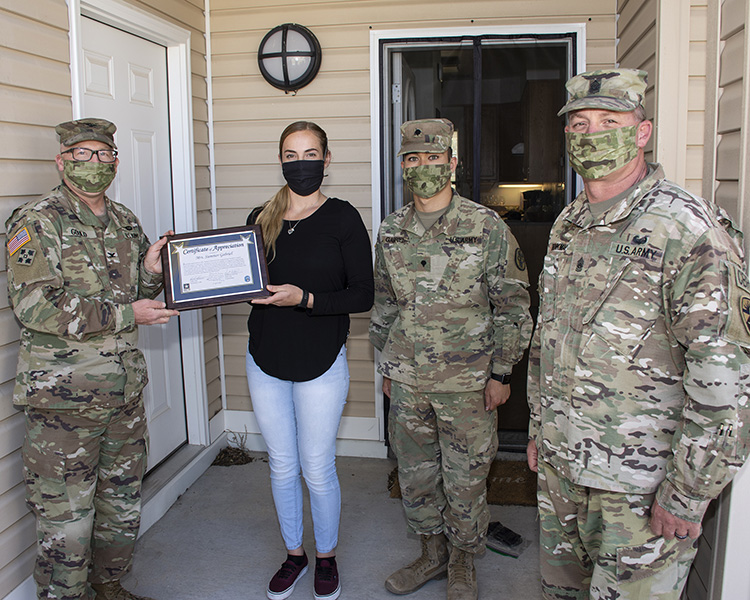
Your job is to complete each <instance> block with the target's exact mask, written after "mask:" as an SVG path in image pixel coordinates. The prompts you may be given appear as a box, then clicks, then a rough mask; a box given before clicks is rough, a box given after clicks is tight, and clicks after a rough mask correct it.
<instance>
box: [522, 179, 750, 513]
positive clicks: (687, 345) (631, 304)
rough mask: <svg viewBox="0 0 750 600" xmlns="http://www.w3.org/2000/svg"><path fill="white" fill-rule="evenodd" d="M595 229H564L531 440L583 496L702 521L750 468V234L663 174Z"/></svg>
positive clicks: (555, 252) (535, 350)
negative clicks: (649, 499)
mask: <svg viewBox="0 0 750 600" xmlns="http://www.w3.org/2000/svg"><path fill="white" fill-rule="evenodd" d="M652 168H653V169H654V171H653V172H652V173H650V174H649V175H648V176H647V177H646V178H644V179H643V180H642V181H641V182H639V183H638V184H637V185H636V186H634V188H632V189H631V190H630V192H629V193H628V194H627V196H626V197H625V198H623V199H622V200H621V201H620V202H619V203H618V204H616V205H615V206H613V207H611V208H610V209H608V210H607V211H606V212H605V213H604V214H603V215H602V216H601V217H600V218H598V219H595V218H593V216H592V213H591V211H590V210H589V203H588V201H587V199H586V197H585V193H584V194H581V195H580V196H579V197H578V198H577V199H576V200H575V201H574V202H573V203H572V204H571V205H570V206H568V207H567V208H566V209H565V210H564V211H563V213H562V214H561V215H560V216H559V217H558V219H557V221H556V222H555V225H554V227H553V228H552V232H551V235H550V240H549V246H548V253H547V256H546V257H545V262H544V270H543V271H542V275H541V277H540V281H539V294H540V311H539V325H538V327H537V330H536V332H535V334H534V340H533V342H532V348H531V355H530V359H529V406H530V408H531V422H530V426H529V435H530V437H531V438H532V439H535V440H536V443H537V447H538V449H539V457H540V459H543V460H545V461H547V462H548V463H550V464H551V465H552V466H553V467H554V468H555V469H556V470H557V471H558V472H559V473H560V474H561V475H563V476H564V477H566V478H567V479H569V480H570V481H572V482H574V483H577V484H579V485H584V486H588V487H593V488H598V489H602V490H609V491H619V492H626V493H638V494H649V493H656V494H657V500H658V502H659V504H661V506H662V507H663V508H665V509H666V510H667V511H669V512H670V513H672V514H674V515H676V516H678V517H680V518H683V519H687V520H690V521H693V522H698V521H700V519H701V517H702V515H703V512H704V510H705V508H706V506H707V504H708V501H709V500H710V499H711V498H713V497H715V496H716V495H718V494H719V492H720V491H721V490H722V488H723V487H724V486H725V485H726V483H727V482H728V481H729V479H730V478H731V477H732V475H733V474H734V473H735V472H736V471H737V470H738V468H739V467H740V466H741V465H742V462H743V461H744V457H745V456H746V447H745V444H746V439H747V435H746V434H747V416H748V412H747V408H748V396H747V383H748V376H749V375H750V363H749V362H748V356H747V354H746V352H745V348H748V347H749V346H750V333H749V332H748V327H749V325H748V317H749V316H750V285H749V284H748V280H747V277H746V276H745V266H744V256H743V250H742V234H741V233H740V232H739V231H738V230H737V229H735V227H734V226H733V224H732V222H731V221H730V219H729V217H728V216H727V215H726V214H725V213H724V211H723V210H721V209H720V208H718V207H716V206H714V205H712V204H710V203H708V202H706V201H705V200H703V199H701V198H697V197H694V196H692V195H690V194H689V193H687V192H686V191H684V190H682V189H681V188H679V187H678V186H677V185H675V184H674V183H671V182H669V181H666V180H664V173H663V171H662V169H661V167H660V166H659V165H653V166H652Z"/></svg>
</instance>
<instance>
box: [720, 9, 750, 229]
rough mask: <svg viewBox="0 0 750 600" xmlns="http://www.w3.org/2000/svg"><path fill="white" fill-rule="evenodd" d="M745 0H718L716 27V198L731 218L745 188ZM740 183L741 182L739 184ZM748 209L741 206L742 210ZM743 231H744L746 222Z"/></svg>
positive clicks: (739, 212)
mask: <svg viewBox="0 0 750 600" xmlns="http://www.w3.org/2000/svg"><path fill="white" fill-rule="evenodd" d="M745 14H746V3H745V2H744V1H743V0H725V1H724V2H723V3H722V4H721V16H720V18H721V21H720V23H721V25H720V29H719V39H720V42H719V45H720V47H722V50H721V53H720V55H719V78H718V86H719V102H718V114H717V128H716V129H717V131H716V133H717V147H716V173H715V178H716V202H717V203H718V204H719V205H720V206H722V207H724V208H725V209H726V210H727V211H728V212H729V214H731V215H732V216H733V217H735V218H738V219H740V218H742V217H744V216H745V215H744V214H743V208H744V207H743V206H742V205H741V203H742V201H743V198H741V197H740V189H744V190H747V182H741V173H743V172H744V173H746V172H747V164H745V165H743V164H742V161H743V160H744V161H748V156H747V150H745V152H743V151H742V150H743V142H744V143H746V142H745V140H746V139H747V131H748V125H749V124H748V122H747V119H748V116H747V106H748V102H750V99H749V98H748V97H747V96H746V94H747V91H746V86H747V81H746V80H745V78H744V77H745V73H746V69H747V68H748V64H747V62H746V58H745V56H746V54H747V51H748V50H747V46H746V45H747V39H746V36H747V33H746V23H745ZM743 107H744V110H745V113H744V114H743ZM741 183H743V184H744V185H743V186H742V188H741V185H740V184H741ZM747 212H748V211H747V210H746V209H745V210H744V213H747ZM742 224H743V225H744V231H746V232H747V231H748V229H747V224H746V223H745V222H743V223H742Z"/></svg>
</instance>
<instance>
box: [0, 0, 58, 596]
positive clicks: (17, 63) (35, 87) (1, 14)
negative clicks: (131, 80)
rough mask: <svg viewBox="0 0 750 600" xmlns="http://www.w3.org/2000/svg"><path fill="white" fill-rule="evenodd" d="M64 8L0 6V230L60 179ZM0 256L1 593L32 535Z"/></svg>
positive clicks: (20, 571) (12, 581)
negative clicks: (57, 163)
mask: <svg viewBox="0 0 750 600" xmlns="http://www.w3.org/2000/svg"><path fill="white" fill-rule="evenodd" d="M68 54H69V51H68V13H67V7H66V5H65V2H63V1H61V0H60V1H54V0H36V1H35V2H28V1H26V0H10V1H6V2H3V4H2V8H0V65H2V68H0V105H2V107H3V109H2V110H1V111H0V138H1V139H2V140H3V143H2V145H1V147H0V173H1V174H2V179H1V180H2V182H3V183H2V186H1V187H0V238H1V239H2V245H3V247H5V244H6V241H7V240H6V231H5V220H6V219H7V218H8V217H9V216H10V213H11V212H12V211H13V209H15V208H16V207H17V206H20V205H21V204H23V203H25V202H28V201H29V200H33V199H34V198H37V197H39V196H41V195H43V194H45V193H46V192H48V191H49V190H50V189H51V188H52V187H54V186H55V185H56V184H57V182H58V180H59V179H58V176H57V169H56V168H55V165H54V162H53V161H52V160H51V159H52V158H53V157H54V154H55V150H56V148H57V136H56V135H55V131H54V127H55V125H56V124H57V123H59V122H61V121H65V120H67V119H70V117H71V104H70V71H69V69H68ZM6 285H7V275H6V264H5V251H3V252H2V256H1V257H0V288H2V292H0V549H1V550H0V597H4V596H6V595H7V594H8V593H9V592H10V591H12V590H13V589H14V588H15V587H16V586H17V585H18V584H20V583H21V582H22V581H23V580H24V579H26V577H28V576H29V574H30V573H31V568H32V564H33V559H34V553H35V545H36V544H35V542H36V536H35V532H34V517H33V516H32V515H31V514H30V513H29V512H28V510H27V509H26V505H25V503H24V492H25V490H24V485H23V476H22V464H21V450H20V448H21V444H22V443H23V435H24V422H23V413H21V412H19V411H17V410H15V409H14V408H13V405H12V396H13V380H14V378H15V373H16V361H17V358H18V339H19V335H20V329H19V326H18V323H17V321H16V319H15V316H14V315H13V312H12V310H11V309H10V307H9V305H8V297H7V294H6V293H5V289H6Z"/></svg>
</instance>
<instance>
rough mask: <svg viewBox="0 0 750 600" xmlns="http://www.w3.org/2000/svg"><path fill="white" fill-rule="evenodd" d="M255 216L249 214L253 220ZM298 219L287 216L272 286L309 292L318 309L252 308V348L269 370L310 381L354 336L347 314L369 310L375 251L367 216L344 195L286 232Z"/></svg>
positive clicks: (274, 374) (278, 243)
mask: <svg viewBox="0 0 750 600" xmlns="http://www.w3.org/2000/svg"><path fill="white" fill-rule="evenodd" d="M254 218H255V214H254V213H251V214H250V216H248V219H247V222H248V224H250V223H252V222H254ZM294 224H295V222H290V221H284V226H283V227H282V230H281V233H280V234H279V237H278V239H277V240H276V254H275V256H274V257H273V260H271V261H270V262H269V264H268V276H269V279H270V282H271V284H273V285H282V284H285V283H290V284H292V285H296V286H298V287H300V288H302V289H303V290H308V291H309V292H311V293H312V294H313V296H314V302H313V307H312V308H311V309H307V310H306V309H302V308H297V307H279V306H271V305H259V304H256V305H253V308H252V311H251V312H250V317H249V318H248V321H247V326H248V331H249V333H250V341H249V346H248V349H249V351H250V354H251V355H252V356H253V359H254V360H255V363H256V364H257V365H258V366H259V367H260V368H261V370H262V371H263V372H264V373H266V374H268V375H271V376H272V377H276V378H278V379H283V380H287V381H309V380H311V379H315V378H316V377H319V376H320V375H322V374H323V373H325V372H326V371H327V370H328V369H329V368H330V366H331V365H332V364H333V362H334V361H335V360H336V356H337V355H338V352H339V350H340V349H341V346H342V345H343V344H344V342H345V341H346V338H347V335H348V334H349V313H357V312H365V311H367V310H370V308H371V307H372V303H373V277H372V252H371V247H370V238H369V236H368V235H367V229H365V225H364V223H363V222H362V218H361V217H360V216H359V213H358V212H357V210H356V209H355V208H354V207H353V206H352V205H351V204H349V203H348V202H346V201H345V200H339V199H338V198H328V199H327V200H326V201H325V202H324V203H323V205H322V206H321V207H320V208H318V209H317V210H316V211H315V212H314V213H313V214H312V215H310V216H309V217H307V218H305V219H302V220H301V221H299V222H297V223H296V226H295V227H294V233H292V234H289V233H288V232H289V229H290V228H291V226H293V225H294Z"/></svg>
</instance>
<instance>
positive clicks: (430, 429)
mask: <svg viewBox="0 0 750 600" xmlns="http://www.w3.org/2000/svg"><path fill="white" fill-rule="evenodd" d="M401 133H402V145H401V150H400V151H399V154H400V155H402V156H403V162H402V163H401V164H402V167H403V168H404V179H405V181H406V182H407V185H408V186H409V188H410V190H411V191H412V192H413V195H414V202H413V203H411V204H409V205H408V206H406V207H405V208H403V209H401V210H399V211H397V212H395V213H393V214H392V215H390V216H388V217H387V218H386V219H385V221H383V223H382V225H381V227H380V233H379V235H378V240H377V246H376V249H375V254H376V258H375V308H374V310H373V313H372V321H371V323H370V340H371V341H372V343H373V344H374V345H375V347H376V348H377V349H378V350H380V351H381V358H380V363H379V365H378V370H379V372H380V373H382V375H383V377H384V384H383V389H384V391H385V393H386V394H388V395H389V396H390V398H391V411H390V423H389V427H390V439H391V445H392V448H393V450H394V452H395V454H396V457H397V458H398V469H399V483H400V485H401V494H402V497H403V503H404V508H405V510H406V516H407V521H408V524H409V528H410V529H411V530H412V531H413V532H415V533H417V534H419V535H420V536H421V540H422V555H421V556H420V558H418V559H417V560H416V561H415V562H413V563H411V564H410V565H408V566H407V567H405V568H403V569H400V570H398V571H396V572H395V573H394V574H393V575H391V576H390V577H389V578H388V579H387V581H386V584H385V585H386V588H387V589H388V590H389V591H390V592H392V593H394V594H408V593H411V592H413V591H415V590H417V589H418V588H419V587H421V586H422V585H424V584H425V583H426V582H427V581H429V580H430V579H433V578H437V577H441V576H444V574H445V572H446V570H447V571H448V595H447V597H448V599H449V600H473V599H476V598H477V583H476V571H475V569H474V554H475V553H476V552H477V551H479V550H480V549H482V548H483V547H484V539H485V536H486V533H487V525H488V522H489V510H488V508H487V498H486V479H487V474H488V472H489V468H490V465H491V463H492V460H493V458H494V457H495V454H496V452H497V411H496V410H495V408H496V407H497V406H499V405H500V404H503V403H504V402H505V401H506V400H507V399H508V396H509V395H510V386H509V385H508V382H509V379H510V371H511V368H512V367H513V365H514V364H515V363H516V362H518V360H519V359H520V358H521V356H522V354H523V351H524V349H525V348H526V346H527V345H528V343H529V338H530V336H531V320H530V317H529V312H528V307H529V294H528V291H527V287H528V275H527V272H526V265H525V262H524V260H523V255H522V254H521V251H520V249H519V248H518V244H517V243H516V240H515V239H514V238H513V236H512V235H511V233H510V230H509V229H508V227H507V226H506V225H505V223H503V221H502V219H500V218H499V217H498V215H497V214H496V213H495V212H494V211H492V210H490V209H487V208H485V207H483V206H480V205H478V204H475V203H473V202H471V201H469V200H466V199H465V198H462V197H460V196H459V195H458V194H455V193H454V192H453V189H452V187H451V185H450V178H451V174H452V173H453V171H454V170H455V168H456V158H455V157H452V155H451V148H450V143H451V137H452V133H453V124H452V123H451V122H450V121H447V120H444V119H427V120H422V121H411V122H408V123H405V124H404V125H403V126H402V128H401Z"/></svg>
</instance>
